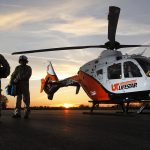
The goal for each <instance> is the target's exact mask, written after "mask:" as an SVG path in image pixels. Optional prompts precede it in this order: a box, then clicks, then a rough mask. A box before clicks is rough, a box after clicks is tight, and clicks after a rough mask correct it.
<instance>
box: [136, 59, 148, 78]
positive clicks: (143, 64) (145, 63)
mask: <svg viewBox="0 0 150 150" xmlns="http://www.w3.org/2000/svg"><path fill="white" fill-rule="evenodd" d="M135 60H136V61H137V62H138V63H139V64H140V66H141V68H142V69H143V71H144V72H145V74H146V75H147V76H148V77H150V59H148V58H135Z"/></svg>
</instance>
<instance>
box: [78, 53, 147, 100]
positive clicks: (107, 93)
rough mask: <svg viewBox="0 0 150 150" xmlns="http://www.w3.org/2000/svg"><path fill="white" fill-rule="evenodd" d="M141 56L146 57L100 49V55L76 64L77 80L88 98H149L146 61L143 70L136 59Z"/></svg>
mask: <svg viewBox="0 0 150 150" xmlns="http://www.w3.org/2000/svg"><path fill="white" fill-rule="evenodd" d="M145 59H146V61H148V59H147V58H146V57H144V56H140V55H122V53H121V52H120V51H112V50H104V51H103V52H102V53H101V55H100V57H98V58H97V59H95V60H92V61H90V62H88V63H86V64H85V65H83V66H82V67H81V68H80V70H79V73H78V76H79V82H80V84H81V86H82V87H83V89H84V90H85V92H86V93H87V95H88V96H89V97H90V98H91V99H92V100H97V101H100V100H102V101H108V100H114V101H115V100H134V99H149V98H150V96H149V95H150V94H149V93H150V84H149V83H150V77H149V69H150V64H148V67H149V69H147V70H146V69H145V71H146V72H145V71H144V70H143V68H142V66H141V65H140V64H139V62H138V61H137V60H145ZM145 65H146V64H145ZM127 67H130V68H129V70H128V68H127ZM127 73H128V75H127Z"/></svg>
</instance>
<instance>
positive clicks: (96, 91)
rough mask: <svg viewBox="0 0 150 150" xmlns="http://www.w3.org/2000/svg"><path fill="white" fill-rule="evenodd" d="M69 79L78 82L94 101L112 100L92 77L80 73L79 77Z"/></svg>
mask: <svg viewBox="0 0 150 150" xmlns="http://www.w3.org/2000/svg"><path fill="white" fill-rule="evenodd" d="M69 79H72V80H75V81H78V82H79V83H80V84H81V86H82V88H83V89H84V91H85V92H86V93H87V95H88V96H89V97H90V98H91V99H92V100H110V97H109V95H108V93H107V92H106V91H105V89H104V88H103V87H102V85H101V84H100V83H98V81H96V79H94V78H93V77H92V76H90V75H88V74H86V73H84V72H82V71H79V73H78V75H75V76H73V77H70V78H69Z"/></svg>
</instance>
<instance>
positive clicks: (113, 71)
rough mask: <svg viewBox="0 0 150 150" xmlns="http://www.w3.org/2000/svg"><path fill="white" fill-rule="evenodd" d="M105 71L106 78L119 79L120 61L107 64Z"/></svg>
mask: <svg viewBox="0 0 150 150" xmlns="http://www.w3.org/2000/svg"><path fill="white" fill-rule="evenodd" d="M107 72H108V79H121V63H119V64H113V65H111V66H109V67H108V68H107Z"/></svg>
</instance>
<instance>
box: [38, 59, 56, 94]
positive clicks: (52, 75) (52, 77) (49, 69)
mask: <svg viewBox="0 0 150 150" xmlns="http://www.w3.org/2000/svg"><path fill="white" fill-rule="evenodd" d="M48 80H49V81H51V82H57V81H58V77H57V75H56V73H55V71H54V68H53V65H52V63H51V62H50V61H49V63H48V65H47V75H46V77H45V79H41V90H40V92H43V89H44V86H45V84H46V83H47V81H48Z"/></svg>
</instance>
